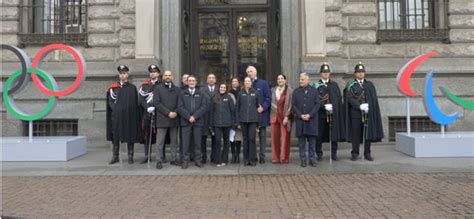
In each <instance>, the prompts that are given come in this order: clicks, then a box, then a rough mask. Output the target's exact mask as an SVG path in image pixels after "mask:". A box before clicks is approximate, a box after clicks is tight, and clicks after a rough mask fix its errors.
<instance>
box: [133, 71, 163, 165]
mask: <svg viewBox="0 0 474 219" xmlns="http://www.w3.org/2000/svg"><path fill="white" fill-rule="evenodd" d="M148 72H149V74H150V75H149V76H150V79H149V80H146V81H145V82H144V83H143V84H142V85H141V87H140V89H139V91H138V93H139V94H140V96H139V97H138V100H139V103H140V108H141V111H142V112H143V117H142V130H143V135H144V138H145V143H144V146H145V159H144V160H143V161H142V162H140V164H144V163H147V162H148V156H151V154H148V152H150V153H151V148H149V147H150V146H151V145H152V144H155V143H156V128H155V127H151V119H152V118H151V116H155V115H156V114H155V108H154V107H153V93H154V90H155V89H156V87H157V86H158V85H159V84H160V82H161V81H160V69H159V68H158V66H156V65H150V66H148ZM153 120H156V118H153ZM150 130H151V132H152V133H151V135H150ZM150 136H151V139H149V138H150Z"/></svg>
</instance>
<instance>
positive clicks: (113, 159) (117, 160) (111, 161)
mask: <svg viewBox="0 0 474 219" xmlns="http://www.w3.org/2000/svg"><path fill="white" fill-rule="evenodd" d="M118 162H119V159H118V157H113V158H112V160H110V162H109V164H114V163H118Z"/></svg>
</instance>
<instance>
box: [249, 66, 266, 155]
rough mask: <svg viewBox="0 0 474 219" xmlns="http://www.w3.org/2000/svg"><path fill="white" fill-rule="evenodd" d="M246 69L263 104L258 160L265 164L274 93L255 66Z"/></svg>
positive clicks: (259, 125)
mask: <svg viewBox="0 0 474 219" xmlns="http://www.w3.org/2000/svg"><path fill="white" fill-rule="evenodd" d="M246 71H247V76H248V77H249V78H250V79H251V80H252V88H254V89H255V90H257V92H258V94H259V100H260V105H261V106H262V110H260V109H259V110H258V112H259V113H260V118H259V124H258V138H259V145H260V146H259V152H258V158H259V160H258V161H259V162H260V163H261V164H263V163H265V151H266V149H265V147H266V145H267V127H268V126H270V113H271V105H272V93H271V90H270V85H269V84H268V82H267V81H266V80H263V79H260V78H258V77H257V69H256V68H255V67H254V66H251V65H250V66H248V67H247V70H246Z"/></svg>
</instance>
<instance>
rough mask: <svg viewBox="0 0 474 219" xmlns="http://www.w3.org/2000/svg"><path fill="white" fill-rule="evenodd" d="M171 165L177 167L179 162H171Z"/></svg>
mask: <svg viewBox="0 0 474 219" xmlns="http://www.w3.org/2000/svg"><path fill="white" fill-rule="evenodd" d="M170 164H171V165H174V166H179V161H177V160H173V161H171V162H170Z"/></svg>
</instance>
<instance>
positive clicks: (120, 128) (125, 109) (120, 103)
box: [107, 83, 143, 143]
mask: <svg viewBox="0 0 474 219" xmlns="http://www.w3.org/2000/svg"><path fill="white" fill-rule="evenodd" d="M111 92H113V93H114V94H115V95H114V96H115V98H116V99H115V100H114V99H113V98H112V96H111ZM141 116H142V113H141V112H140V109H139V106H138V92H137V88H136V87H135V85H133V84H131V83H125V84H124V85H123V86H122V87H120V85H119V84H117V83H114V84H112V86H110V87H109V89H107V140H108V141H113V138H114V135H118V136H119V140H120V141H121V142H127V143H139V142H143V133H142V132H141V128H140V122H141Z"/></svg>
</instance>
